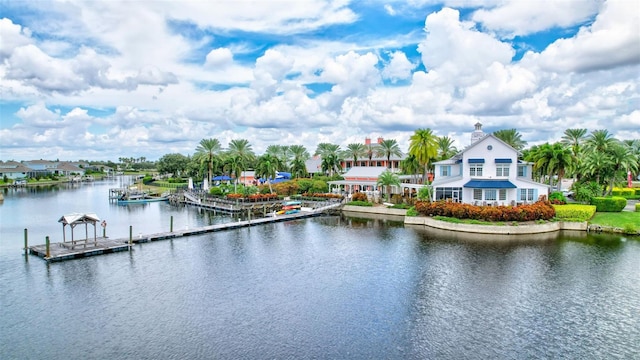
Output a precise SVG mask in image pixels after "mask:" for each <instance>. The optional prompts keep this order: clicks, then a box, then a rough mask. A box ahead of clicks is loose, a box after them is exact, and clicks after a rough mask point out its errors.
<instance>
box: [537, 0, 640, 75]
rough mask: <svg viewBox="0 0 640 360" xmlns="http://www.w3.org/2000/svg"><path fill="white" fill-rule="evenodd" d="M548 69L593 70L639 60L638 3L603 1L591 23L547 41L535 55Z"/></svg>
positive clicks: (639, 24) (562, 70) (621, 0)
mask: <svg viewBox="0 0 640 360" xmlns="http://www.w3.org/2000/svg"><path fill="white" fill-rule="evenodd" d="M538 61H539V63H540V66H541V67H542V68H543V69H546V70H549V71H559V72H570V71H578V72H584V71H597V70H604V69H611V68H614V67H619V66H624V65H638V64H640V5H638V3H637V2H635V1H623V0H613V1H611V0H610V1H607V2H606V3H605V4H604V5H603V7H602V11H601V12H600V13H599V14H598V16H597V17H596V20H595V22H594V23H593V25H591V26H588V27H583V28H581V29H580V31H579V32H578V34H577V35H576V36H574V37H573V38H569V39H559V40H557V41H556V42H554V43H553V44H551V45H549V47H547V48H546V49H545V50H544V51H543V52H542V53H541V54H540V58H539V59H538Z"/></svg>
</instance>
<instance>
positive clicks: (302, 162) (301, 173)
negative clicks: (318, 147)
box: [289, 145, 310, 178]
mask: <svg viewBox="0 0 640 360" xmlns="http://www.w3.org/2000/svg"><path fill="white" fill-rule="evenodd" d="M289 150H290V151H291V156H293V160H291V168H290V170H291V175H292V176H293V177H294V178H299V177H305V176H307V165H306V161H307V160H309V158H310V156H309V152H308V151H307V148H305V147H304V146H302V145H291V146H290V147H289Z"/></svg>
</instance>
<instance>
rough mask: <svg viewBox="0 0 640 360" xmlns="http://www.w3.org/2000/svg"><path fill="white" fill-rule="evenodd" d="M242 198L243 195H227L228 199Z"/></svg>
mask: <svg viewBox="0 0 640 360" xmlns="http://www.w3.org/2000/svg"><path fill="white" fill-rule="evenodd" d="M241 197H242V194H235V193H234V194H227V199H233V200H235V199H240V198H241Z"/></svg>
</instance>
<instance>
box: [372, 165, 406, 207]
mask: <svg viewBox="0 0 640 360" xmlns="http://www.w3.org/2000/svg"><path fill="white" fill-rule="evenodd" d="M376 184H377V185H381V186H384V187H385V194H386V195H387V202H389V197H390V196H391V185H395V186H400V178H399V177H398V175H397V174H394V173H392V172H391V171H389V170H386V171H385V172H383V173H382V174H380V176H378V181H377V182H376Z"/></svg>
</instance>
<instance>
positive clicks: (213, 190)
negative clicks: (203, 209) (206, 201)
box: [209, 186, 222, 196]
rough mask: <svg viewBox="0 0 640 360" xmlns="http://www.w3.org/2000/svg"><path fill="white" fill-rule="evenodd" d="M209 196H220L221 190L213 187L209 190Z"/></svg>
mask: <svg viewBox="0 0 640 360" xmlns="http://www.w3.org/2000/svg"><path fill="white" fill-rule="evenodd" d="M209 194H211V195H213V196H221V195H222V189H220V188H219V187H218V186H214V187H212V188H211V189H209Z"/></svg>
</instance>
